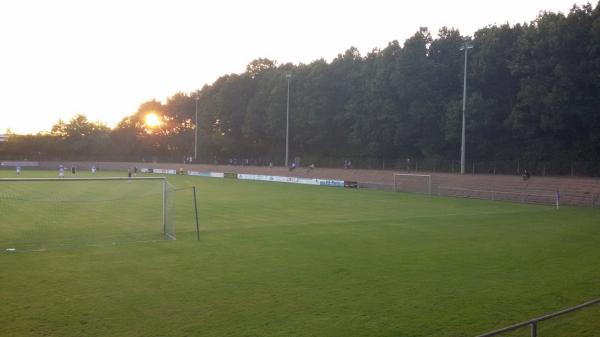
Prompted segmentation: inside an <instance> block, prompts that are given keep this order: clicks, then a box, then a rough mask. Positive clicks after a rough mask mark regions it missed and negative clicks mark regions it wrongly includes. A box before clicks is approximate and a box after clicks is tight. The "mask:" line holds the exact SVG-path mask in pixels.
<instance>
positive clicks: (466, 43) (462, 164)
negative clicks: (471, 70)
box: [460, 39, 473, 174]
mask: <svg viewBox="0 0 600 337" xmlns="http://www.w3.org/2000/svg"><path fill="white" fill-rule="evenodd" d="M472 48H473V45H472V44H471V43H470V42H469V40H467V39H465V41H464V45H462V46H461V47H460V50H461V51H463V50H464V51H465V69H464V71H465V73H464V83H463V108H462V135H461V142H460V174H465V147H466V146H465V128H466V121H465V111H466V109H467V54H468V50H469V49H472Z"/></svg>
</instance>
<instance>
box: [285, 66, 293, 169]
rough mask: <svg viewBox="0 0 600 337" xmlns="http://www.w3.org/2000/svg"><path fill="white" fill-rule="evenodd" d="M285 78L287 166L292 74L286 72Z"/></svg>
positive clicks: (286, 163)
mask: <svg viewBox="0 0 600 337" xmlns="http://www.w3.org/2000/svg"><path fill="white" fill-rule="evenodd" d="M285 78H287V109H286V115H285V166H286V167H287V166H288V158H289V157H288V155H289V150H290V141H289V138H290V80H291V79H292V75H291V74H287V75H285Z"/></svg>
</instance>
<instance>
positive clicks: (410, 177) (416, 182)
mask: <svg viewBox="0 0 600 337" xmlns="http://www.w3.org/2000/svg"><path fill="white" fill-rule="evenodd" d="M394 191H395V192H413V193H424V194H431V175H429V174H411V173H394Z"/></svg>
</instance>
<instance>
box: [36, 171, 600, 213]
mask: <svg viewBox="0 0 600 337" xmlns="http://www.w3.org/2000/svg"><path fill="white" fill-rule="evenodd" d="M61 164H62V165H65V166H67V167H71V166H75V167H78V168H79V169H82V170H89V169H90V168H91V167H92V165H96V166H97V167H98V168H99V169H100V170H117V171H120V170H123V171H126V170H127V169H130V168H133V167H138V168H142V167H145V168H152V169H163V170H177V171H179V170H182V171H185V172H187V171H195V172H222V173H235V174H246V175H263V176H280V177H296V178H306V179H322V180H342V181H346V182H358V184H357V185H358V187H359V188H369V189H380V190H393V189H394V177H393V173H406V172H405V171H391V170H365V169H332V168H315V169H308V168H297V169H295V170H289V169H287V168H285V167H264V166H235V165H202V164H177V163H140V162H39V166H40V168H45V169H56V168H58V166H59V165H61ZM419 173H427V174H431V183H432V193H433V194H436V193H437V191H438V188H439V187H440V186H442V187H452V188H464V189H474V190H494V191H506V192H515V193H527V192H530V193H556V191H560V202H561V204H563V205H578V206H586V207H600V179H598V178H575V177H538V176H532V177H531V178H529V179H527V180H524V179H523V178H522V177H520V176H511V175H487V174H466V175H459V174H451V173H428V172H419ZM263 180H265V179H263Z"/></svg>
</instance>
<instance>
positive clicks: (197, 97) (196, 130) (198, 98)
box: [194, 95, 200, 162]
mask: <svg viewBox="0 0 600 337" xmlns="http://www.w3.org/2000/svg"><path fill="white" fill-rule="evenodd" d="M194 99H195V100H196V122H195V125H194V162H197V161H198V101H199V100H200V96H198V95H196V97H195V98H194Z"/></svg>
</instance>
